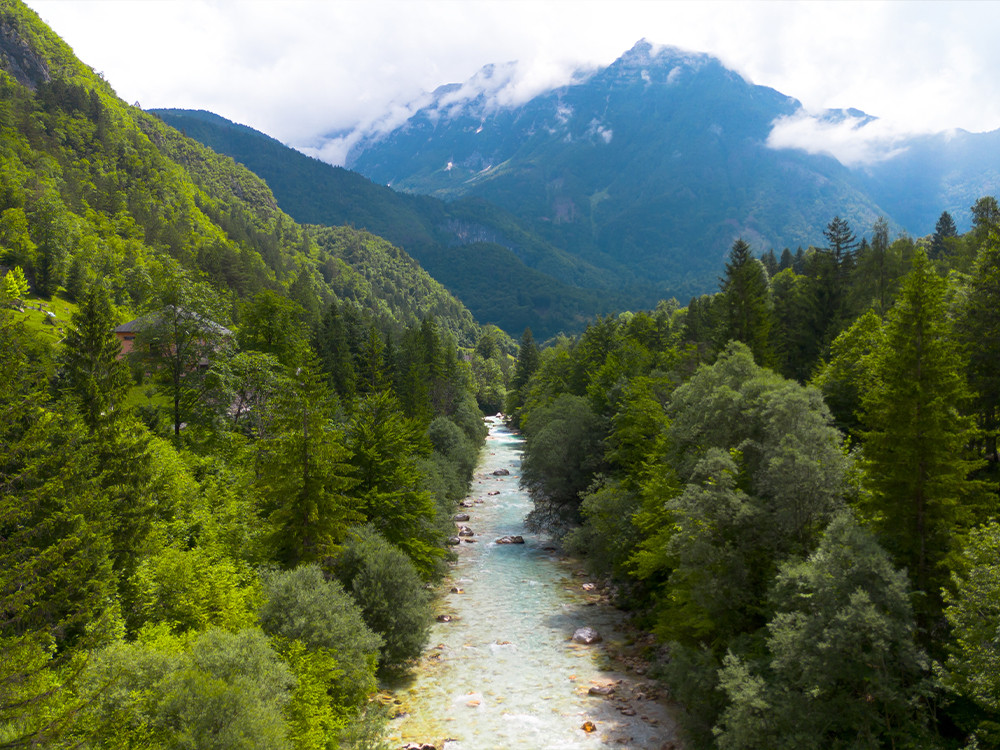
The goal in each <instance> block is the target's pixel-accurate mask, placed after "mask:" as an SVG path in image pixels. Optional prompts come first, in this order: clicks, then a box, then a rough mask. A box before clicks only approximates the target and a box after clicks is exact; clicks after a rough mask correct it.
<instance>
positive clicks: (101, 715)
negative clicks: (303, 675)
mask: <svg viewBox="0 0 1000 750" xmlns="http://www.w3.org/2000/svg"><path fill="white" fill-rule="evenodd" d="M87 681H88V683H89V684H88V689H87V690H86V691H85V692H86V694H87V697H88V699H89V700H90V702H91V707H90V713H91V715H90V716H89V717H88V720H89V723H90V727H89V733H90V734H91V735H92V736H96V737H101V738H103V741H104V742H108V744H111V745H112V746H115V747H127V748H132V747H136V748H138V747H149V746H154V747H164V748H176V749H177V750H182V749H183V750H203V749H205V748H216V749H218V750H244V749H245V750H251V749H253V748H260V749H261V750H264V749H265V748H266V749H267V750H277V749H278V748H290V747H291V746H292V745H291V743H290V742H289V738H288V727H287V726H286V722H285V720H284V717H283V714H282V712H283V710H284V709H285V707H286V706H287V705H288V703H289V700H290V698H291V693H292V690H293V689H294V687H295V685H296V680H295V677H294V676H293V674H292V672H291V670H290V669H289V667H288V666H287V665H286V664H285V662H284V661H282V660H281V658H280V657H279V656H278V654H277V653H275V651H274V650H273V649H272V648H271V646H270V644H269V643H268V640H267V638H266V637H265V636H264V634H263V633H262V632H261V631H260V630H256V629H247V630H242V631H239V632H237V633H229V632H226V631H224V630H217V629H212V630H207V631H204V632H203V633H201V634H200V635H198V636H197V637H195V638H193V639H177V638H174V637H171V636H168V635H164V634H162V633H160V632H157V631H151V632H150V633H149V634H148V637H147V638H146V639H145V640H144V641H140V642H136V643H131V644H118V645H115V646H112V647H110V648H108V649H106V650H104V651H103V652H101V653H100V654H99V655H98V656H97V658H96V659H95V661H94V663H93V664H91V665H90V667H89V668H88V670H87Z"/></svg>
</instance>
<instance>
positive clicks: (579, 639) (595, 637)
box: [573, 625, 601, 646]
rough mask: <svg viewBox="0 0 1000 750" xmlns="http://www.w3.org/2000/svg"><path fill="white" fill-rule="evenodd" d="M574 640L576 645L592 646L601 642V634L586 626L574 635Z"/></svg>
mask: <svg viewBox="0 0 1000 750" xmlns="http://www.w3.org/2000/svg"><path fill="white" fill-rule="evenodd" d="M573 640H574V641H575V642H576V643H582V644H583V645H584V646H590V645H591V644H594V643H600V642H601V634H600V633H598V632H597V631H596V630H594V629H593V628H592V627H590V626H589V625H585V626H584V627H582V628H577V629H576V632H574V633H573Z"/></svg>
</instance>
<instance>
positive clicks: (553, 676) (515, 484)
mask: <svg viewBox="0 0 1000 750" xmlns="http://www.w3.org/2000/svg"><path fill="white" fill-rule="evenodd" d="M489 426H490V434H489V438H488V439H487V443H486V448H485V449H484V451H483V456H482V458H481V460H480V464H479V467H478V471H477V473H476V477H475V479H474V480H473V484H472V493H471V494H470V495H469V499H470V500H472V501H473V505H472V507H471V508H467V509H465V508H457V509H456V512H458V511H462V512H467V513H468V514H469V515H470V520H469V521H468V522H465V523H466V525H468V526H469V527H470V528H471V529H472V530H473V531H474V532H475V536H473V537H471V539H474V540H475V541H474V542H471V543H470V542H466V541H463V542H462V543H461V544H460V545H459V547H458V548H457V551H458V561H457V563H455V564H454V567H453V568H452V571H451V574H450V576H449V578H448V580H446V581H445V582H444V584H443V586H444V591H454V589H460V590H461V593H449V594H446V595H445V596H444V597H443V598H442V602H441V605H440V607H439V612H440V614H442V615H450V616H451V618H452V619H451V621H450V622H438V623H435V625H434V628H433V630H432V633H431V640H430V647H429V648H428V649H427V652H426V653H425V654H424V656H423V657H422V659H421V661H420V664H419V666H418V667H417V670H416V676H415V679H414V681H413V682H412V684H411V685H409V686H408V687H406V688H404V689H401V690H399V691H397V693H396V695H395V697H396V699H397V700H398V701H399V706H398V708H399V710H400V711H401V712H403V715H402V716H401V717H400V718H397V719H396V720H394V721H393V722H392V723H391V724H390V744H391V745H392V746H394V747H401V746H403V745H405V744H406V743H410V742H414V743H428V744H433V745H434V746H435V747H437V748H438V749H439V750H443V749H447V750H483V749H485V748H515V747H525V748H533V749H536V748H537V749H541V748H582V749H588V748H603V747H619V748H620V747H627V748H654V749H656V750H660V749H661V748H673V747H678V748H679V747H680V744H679V742H677V740H676V739H675V736H676V731H675V725H674V722H673V720H672V719H671V717H670V714H669V711H668V708H667V706H666V705H665V703H664V702H663V701H661V700H655V699H653V698H651V697H650V696H651V695H653V694H655V691H656V688H655V686H654V685H653V684H652V683H650V682H648V681H645V680H644V679H643V678H642V677H639V676H636V675H634V674H627V673H621V672H614V671H606V670H605V669H602V666H604V667H607V668H610V661H609V659H608V658H607V656H606V655H605V653H604V651H603V648H604V645H605V644H608V643H612V644H614V643H615V642H620V641H621V640H622V638H623V636H622V634H621V632H620V631H619V630H618V626H619V625H620V623H621V614H620V613H619V612H617V611H616V610H614V609H613V608H612V607H610V606H608V605H606V604H603V603H596V601H595V600H596V599H597V598H598V597H597V596H595V595H594V594H593V593H592V592H588V591H587V590H585V589H584V583H586V581H587V579H586V578H582V577H580V576H579V575H574V574H573V570H572V569H570V568H569V567H568V566H567V565H566V563H565V562H560V561H559V559H558V557H557V553H556V552H555V550H554V547H552V546H551V545H550V544H549V542H548V540H547V539H546V538H545V537H543V536H539V535H536V534H531V533H529V532H527V531H526V530H525V528H524V517H525V515H526V514H527V512H528V511H529V510H530V509H531V500H530V499H529V498H528V496H527V493H525V492H523V491H522V490H521V489H520V487H519V481H518V480H519V478H520V473H521V471H520V466H521V444H522V439H521V438H520V437H519V436H518V435H516V434H514V433H512V432H511V431H510V430H509V429H507V428H506V427H505V426H504V425H503V423H502V422H501V421H500V420H499V419H495V418H494V419H490V420H489ZM502 469H506V470H508V471H509V472H510V474H509V475H508V476H495V475H494V474H493V472H494V471H498V470H502ZM504 535H519V536H522V537H523V538H524V542H525V543H524V544H496V543H495V542H494V540H495V539H497V538H498V537H501V536H504ZM466 538H468V537H466ZM582 626H591V627H594V628H596V629H597V630H598V632H599V633H600V634H601V635H602V636H603V638H604V644H597V645H591V646H584V645H580V644H576V643H574V642H572V640H571V637H572V635H573V632H574V631H575V630H576V629H577V628H580V627H582ZM619 681H620V682H619ZM609 685H611V686H613V689H614V691H613V693H612V694H611V695H609V696H601V695H590V694H588V692H589V689H590V688H591V687H595V686H609ZM588 722H589V723H590V725H592V726H588V728H589V729H590V730H591V731H589V732H588V731H587V730H586V729H585V728H584V727H585V725H586V724H587V723H588Z"/></svg>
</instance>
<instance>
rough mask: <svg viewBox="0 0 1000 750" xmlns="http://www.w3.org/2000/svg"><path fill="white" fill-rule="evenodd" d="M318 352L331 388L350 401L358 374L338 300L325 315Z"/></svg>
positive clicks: (331, 303) (320, 329)
mask: <svg viewBox="0 0 1000 750" xmlns="http://www.w3.org/2000/svg"><path fill="white" fill-rule="evenodd" d="M316 351H317V352H318V353H319V358H320V364H321V365H322V367H323V372H325V373H326V374H327V378H328V380H329V382H330V386H331V387H332V388H333V390H334V391H335V392H336V394H337V395H338V396H340V398H341V399H344V400H350V399H351V398H352V397H353V396H354V390H355V385H356V380H357V374H356V373H355V371H354V362H353V358H352V356H351V348H350V344H349V342H348V338H347V329H346V327H345V325H344V320H343V317H342V316H341V314H340V306H339V305H338V304H337V301H336V300H333V301H331V302H330V305H329V307H327V308H326V313H324V315H323V320H322V321H321V323H320V327H319V333H318V336H317V341H316Z"/></svg>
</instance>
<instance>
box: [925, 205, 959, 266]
mask: <svg viewBox="0 0 1000 750" xmlns="http://www.w3.org/2000/svg"><path fill="white" fill-rule="evenodd" d="M955 237H958V229H957V228H956V227H955V220H954V219H952V218H951V214H950V213H948V212H947V211H942V212H941V216H939V217H938V220H937V224H936V225H935V226H934V235H933V236H932V237H931V251H930V257H931V258H932V259H937V258H943V257H944V256H945V254H946V253H947V249H948V248H947V244H946V242H945V241H946V240H950V239H954V238H955Z"/></svg>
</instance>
